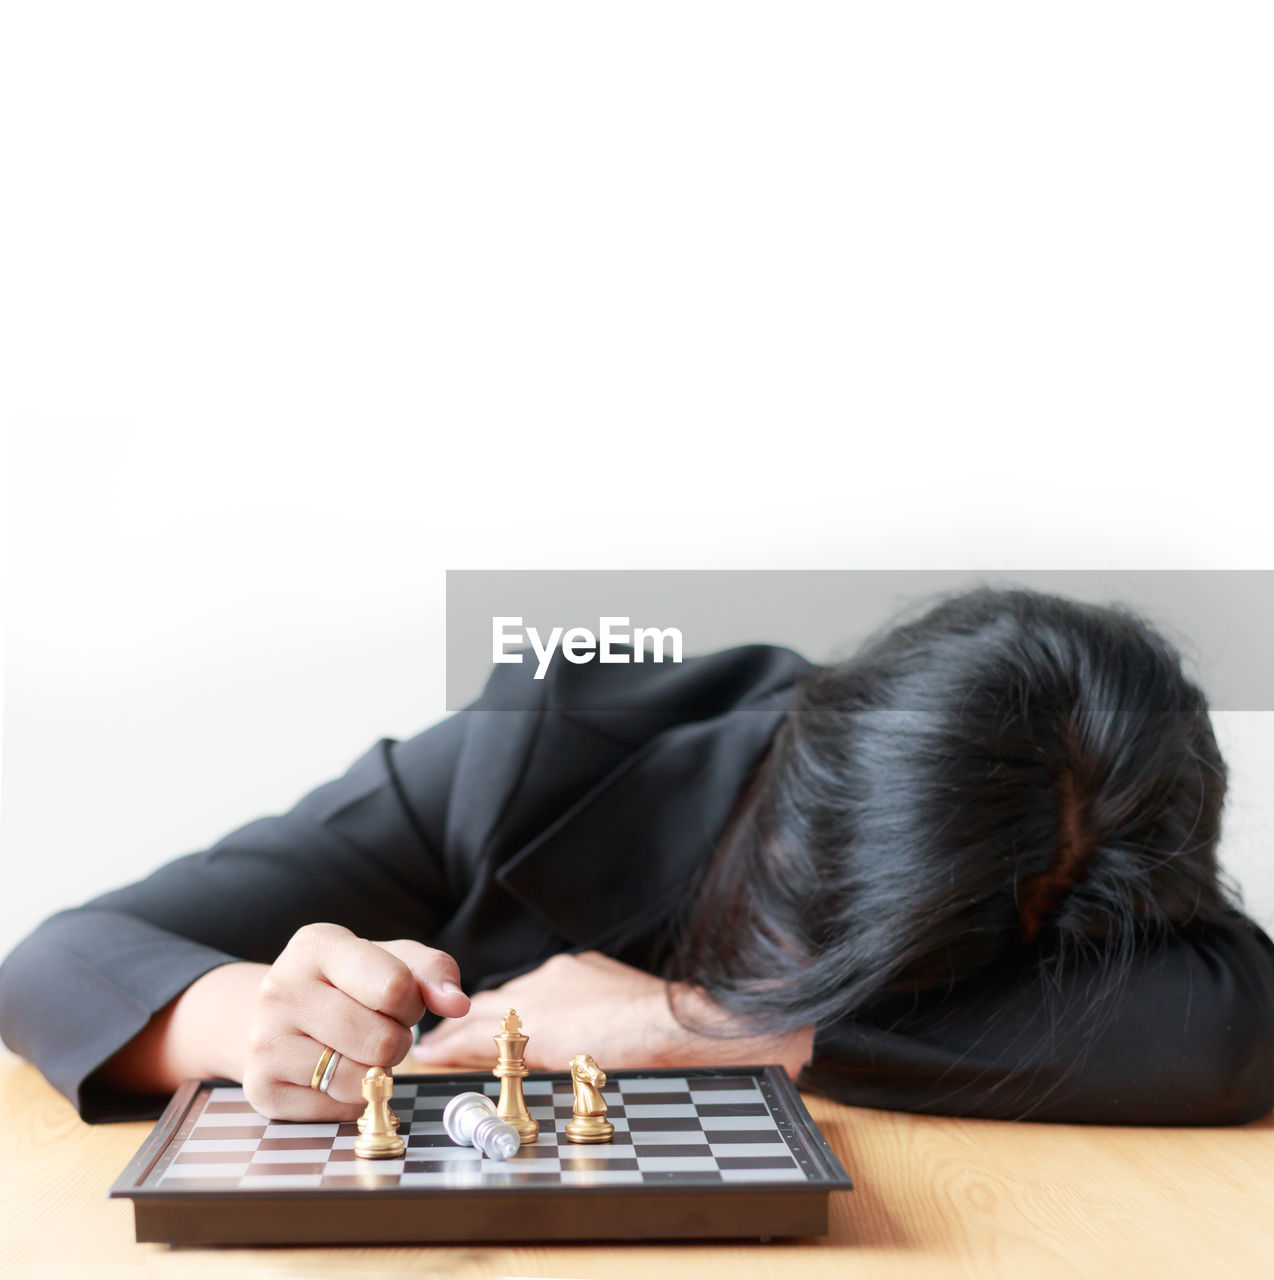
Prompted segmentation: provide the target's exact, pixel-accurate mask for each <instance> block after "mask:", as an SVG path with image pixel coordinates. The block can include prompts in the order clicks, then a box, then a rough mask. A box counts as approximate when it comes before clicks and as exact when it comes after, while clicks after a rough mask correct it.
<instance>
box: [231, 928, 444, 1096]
mask: <svg viewBox="0 0 1274 1280" xmlns="http://www.w3.org/2000/svg"><path fill="white" fill-rule="evenodd" d="M426 1008H428V1009H429V1010H431V1011H432V1012H434V1013H440V1014H443V1015H444V1016H446V1017H460V1016H461V1015H463V1014H464V1013H465V1012H467V1010H468V1008H469V999H468V997H467V996H466V995H465V994H464V992H463V991H461V989H460V970H459V968H458V967H457V966H456V962H455V961H454V960H453V959H452V958H451V957H450V956H449V955H447V954H446V953H445V952H442V951H435V950H433V949H432V948H430V947H426V946H424V945H422V944H421V943H419V942H411V941H408V940H406V939H400V940H398V941H394V942H370V941H368V940H367V939H366V938H360V937H358V936H357V935H356V934H354V933H351V932H350V931H349V930H348V929H346V928H343V927H342V926H341V925H337V924H309V925H306V926H305V927H304V928H302V929H299V930H298V931H297V932H296V933H295V934H294V935H293V937H292V940H291V941H290V942H289V943H288V945H287V946H286V947H285V948H284V950H283V952H282V954H281V955H280V956H279V958H278V959H277V960H276V961H275V962H274V964H272V965H271V966H270V967H269V969H268V970H267V971H266V972H265V974H264V975H263V977H262V978H261V982H260V985H259V987H258V989H257V995H256V1001H255V1007H254V1009H253V1014H252V1019H251V1023H250V1026H249V1029H248V1035H247V1045H246V1057H245V1061H244V1064H243V1071H242V1076H241V1078H242V1080H243V1092H244V1095H245V1096H246V1097H247V1100H248V1101H249V1102H250V1103H251V1104H252V1106H253V1107H254V1108H255V1109H256V1110H257V1111H259V1112H260V1113H261V1114H262V1115H265V1116H270V1117H271V1118H272V1119H276V1120H316V1121H317V1120H353V1119H354V1118H356V1117H357V1116H358V1115H359V1114H360V1113H361V1112H362V1110H363V1108H364V1106H365V1105H366V1103H365V1101H364V1099H363V1092H362V1083H363V1076H364V1074H365V1073H366V1071H367V1068H368V1067H387V1068H388V1067H393V1066H395V1065H396V1064H397V1063H399V1062H401V1061H402V1060H403V1058H404V1057H405V1056H406V1054H407V1051H408V1049H410V1048H411V1037H412V1027H414V1026H415V1024H416V1023H417V1022H418V1021H419V1020H420V1018H421V1016H422V1015H423V1014H424V1012H425V1009H426ZM327 1046H330V1047H331V1048H333V1049H335V1051H336V1052H337V1053H339V1054H340V1055H341V1059H340V1061H339V1062H338V1063H337V1066H336V1071H335V1073H334V1074H333V1076H332V1080H331V1084H330V1086H329V1088H328V1090H327V1092H326V1093H320V1092H319V1091H318V1090H317V1089H315V1088H313V1087H312V1086H311V1084H310V1080H311V1076H312V1073H313V1071H314V1068H315V1065H316V1064H317V1063H318V1060H319V1057H320V1056H321V1054H322V1053H323V1050H324V1048H325V1047H327Z"/></svg>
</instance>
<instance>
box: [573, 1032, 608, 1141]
mask: <svg viewBox="0 0 1274 1280" xmlns="http://www.w3.org/2000/svg"><path fill="white" fill-rule="evenodd" d="M567 1066H569V1067H570V1069H571V1088H572V1089H573V1090H574V1098H573V1099H572V1103H571V1118H570V1119H569V1120H568V1121H567V1122H566V1130H565V1132H566V1140H567V1141H568V1142H609V1141H610V1140H611V1138H612V1137H614V1134H615V1126H614V1125H613V1124H611V1122H610V1121H609V1120H607V1119H606V1099H605V1098H603V1097H602V1089H603V1088H604V1087H605V1085H606V1072H604V1071H603V1070H602V1069H601V1067H599V1066H598V1065H597V1063H596V1062H594V1061H593V1057H592V1055H591V1054H587V1053H577V1054H576V1055H575V1057H573V1058H572V1059H571V1060H570V1062H569V1063H567Z"/></svg>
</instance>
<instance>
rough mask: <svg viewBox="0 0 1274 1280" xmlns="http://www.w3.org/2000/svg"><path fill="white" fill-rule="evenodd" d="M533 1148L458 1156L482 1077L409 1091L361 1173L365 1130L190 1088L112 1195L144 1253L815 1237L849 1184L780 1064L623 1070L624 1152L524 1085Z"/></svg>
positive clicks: (555, 1084)
mask: <svg viewBox="0 0 1274 1280" xmlns="http://www.w3.org/2000/svg"><path fill="white" fill-rule="evenodd" d="M523 1089H524V1093H525V1096H526V1102H527V1107H528V1109H529V1110H530V1113H531V1115H532V1116H533V1117H534V1118H535V1119H536V1120H538V1121H539V1122H540V1133H539V1137H538V1139H537V1140H536V1141H535V1142H534V1143H528V1144H524V1145H523V1146H522V1147H521V1149H520V1150H519V1151H518V1152H517V1154H516V1155H515V1156H513V1157H512V1158H511V1159H509V1160H506V1161H498V1160H489V1159H485V1158H483V1157H481V1156H480V1154H479V1153H478V1152H477V1151H476V1150H474V1149H473V1148H472V1147H461V1146H457V1145H456V1144H455V1143H453V1142H452V1141H451V1139H450V1138H449V1137H448V1136H447V1135H446V1133H445V1132H444V1130H443V1126H442V1112H443V1108H444V1107H445V1105H446V1104H447V1102H448V1100H449V1099H450V1098H452V1097H454V1096H455V1095H456V1094H457V1093H463V1092H465V1091H467V1090H474V1091H477V1092H485V1093H487V1094H489V1095H491V1096H492V1098H495V1097H496V1095H497V1094H498V1092H499V1085H498V1082H497V1081H496V1080H495V1079H493V1078H492V1076H491V1075H490V1074H489V1073H465V1074H455V1075H445V1076H443V1075H425V1076H399V1077H397V1078H396V1079H395V1081H394V1096H393V1099H392V1102H391V1104H390V1105H391V1106H392V1107H393V1110H394V1112H395V1113H396V1114H397V1116H398V1118H399V1124H400V1128H399V1133H400V1135H401V1136H402V1137H403V1138H404V1139H405V1141H406V1148H407V1149H406V1154H405V1156H404V1157H403V1158H402V1159H399V1160H360V1159H357V1158H356V1157H355V1155H354V1139H355V1137H356V1136H357V1133H358V1130H357V1126H356V1125H354V1124H301V1123H293V1122H289V1121H270V1120H267V1119H266V1118H265V1117H264V1116H261V1115H259V1114H258V1113H257V1112H255V1111H254V1110H253V1109H252V1107H251V1106H250V1105H249V1104H248V1103H247V1101H246V1100H245V1099H244V1096H243V1090H242V1089H240V1088H237V1087H234V1086H231V1085H229V1084H224V1083H220V1082H217V1081H206V1080H189V1081H187V1082H186V1083H185V1084H184V1085H183V1086H182V1088H181V1089H180V1090H178V1092H177V1093H176V1094H175V1095H174V1096H173V1099H172V1101H171V1102H170V1104H169V1106H168V1108H167V1110H166V1111H165V1112H164V1115H163V1116H162V1117H161V1119H160V1120H159V1122H158V1123H157V1124H156V1126H155V1129H154V1131H153V1132H152V1134H151V1136H150V1138H149V1139H148V1140H147V1142H146V1143H145V1144H144V1145H143V1146H142V1148H141V1149H140V1150H139V1151H138V1153H137V1155H136V1156H135V1157H134V1158H133V1160H132V1161H131V1162H130V1163H129V1165H128V1167H127V1168H126V1169H125V1170H124V1172H123V1173H122V1174H121V1175H120V1177H119V1179H118V1181H117V1182H116V1183H115V1185H114V1187H113V1188H112V1189H111V1195H112V1196H114V1197H120V1196H123V1197H127V1198H129V1199H131V1200H132V1201H133V1204H134V1216H135V1221H136V1231H137V1239H138V1240H139V1241H167V1242H169V1243H174V1244H285V1243H286V1244H314V1243H341V1242H343V1243H356V1242H359V1243H367V1242H372V1243H374V1242H378V1241H392V1242H400V1243H401V1242H406V1241H417V1242H431V1241H460V1240H468V1241H473V1240H537V1239H596V1240H622V1239H688V1238H702V1237H717V1238H730V1237H751V1238H766V1237H773V1236H793V1235H820V1234H824V1233H825V1232H826V1230H827V1198H828V1194H829V1193H830V1192H832V1191H841V1190H849V1189H850V1187H851V1185H852V1184H851V1182H850V1180H849V1177H848V1176H847V1175H846V1173H845V1170H844V1169H843V1168H842V1167H841V1165H840V1162H839V1161H838V1160H837V1159H836V1156H835V1155H834V1154H833V1153H832V1151H831V1149H830V1147H828V1145H827V1142H826V1140H825V1139H824V1138H823V1135H822V1134H821V1133H820V1132H819V1131H818V1128H817V1126H816V1125H815V1124H814V1122H813V1120H812V1119H811V1118H810V1115H809V1112H808V1111H806V1109H805V1106H804V1104H803V1103H802V1102H801V1099H800V1095H799V1094H798V1093H797V1092H796V1090H795V1088H794V1087H793V1086H792V1083H791V1081H790V1080H789V1079H788V1076H787V1074H786V1072H784V1071H783V1070H782V1069H781V1068H779V1067H730V1068H715V1069H707V1068H696V1069H690V1070H681V1071H675V1070H674V1071H641V1072H616V1073H613V1074H610V1076H609V1079H608V1082H607V1087H606V1088H605V1089H604V1090H603V1096H604V1097H605V1099H606V1102H607V1118H608V1119H609V1120H610V1121H611V1122H612V1123H613V1124H614V1126H615V1135H614V1139H613V1140H612V1141H611V1142H609V1143H605V1144H597V1145H576V1144H574V1143H571V1142H568V1141H567V1140H566V1138H565V1136H564V1134H563V1129H564V1128H565V1125H566V1122H567V1121H568V1120H569V1119H570V1118H571V1081H570V1076H569V1074H567V1073H565V1072H563V1073H532V1074H531V1075H530V1076H528V1077H527V1079H526V1080H525V1082H524V1085H523Z"/></svg>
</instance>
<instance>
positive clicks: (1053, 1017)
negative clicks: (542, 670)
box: [0, 588, 1274, 1124]
mask: <svg viewBox="0 0 1274 1280" xmlns="http://www.w3.org/2000/svg"><path fill="white" fill-rule="evenodd" d="M528 670H529V668H527V667H525V666H512V665H509V666H504V665H502V666H499V667H497V668H496V669H495V672H494V674H493V675H492V677H491V679H490V681H489V682H488V685H487V687H486V689H485V691H484V693H483V695H482V697H481V698H480V699H479V700H478V701H477V702H476V703H474V704H473V705H472V706H470V707H468V708H466V709H465V710H463V711H461V712H459V713H457V714H456V715H454V716H452V717H451V718H450V719H448V720H446V721H444V722H442V723H441V724H439V725H437V726H435V727H433V728H431V729H429V730H427V731H426V732H424V733H422V734H420V735H419V736H417V737H416V738H414V739H412V740H410V741H408V742H402V743H400V742H395V741H391V740H384V741H382V742H380V743H378V744H377V745H376V746H375V747H373V748H372V749H371V750H370V751H369V752H368V753H367V754H366V755H364V756H363V757H362V758H361V759H360V760H359V761H357V762H356V763H355V764H354V765H353V766H352V767H351V769H350V770H349V771H348V772H347V773H346V774H345V776H344V777H342V778H340V779H338V780H337V781H335V782H331V783H328V784H326V785H325V786H321V787H319V788H318V789H317V790H315V791H313V792H311V793H310V794H309V795H308V796H306V797H305V798H304V799H302V800H301V801H300V802H299V803H298V804H297V805H296V807H295V808H294V809H292V810H291V811H290V812H289V813H287V814H284V815H281V816H276V817H271V818H264V819H261V820H258V821H256V822H253V823H249V824H248V825H247V826H245V827H243V828H241V829H240V830H238V831H236V832H234V833H232V834H231V835H229V836H227V837H226V838H225V839H223V840H221V841H220V842H218V843H217V844H216V845H214V846H213V847H212V848H211V849H209V850H207V851H205V852H203V853H199V854H194V855H191V856H189V857H186V858H182V859H179V860H177V861H176V862H174V863H171V864H169V865H168V866H166V867H163V868H161V869H160V870H158V871H156V872H155V873H154V874H153V875H151V876H149V877H147V878H146V879H144V880H142V881H140V882H139V883H137V884H134V885H131V886H129V887H127V888H124V889H121V890H118V891H116V892H113V893H108V894H104V895H102V896H101V897H99V898H96V899H94V900H93V901H91V902H88V903H86V904H85V905H84V906H82V907H79V908H76V909H74V910H71V911H66V912H62V913H60V914H59V915H56V916H54V917H52V918H51V919H50V920H48V921H46V922H45V923H44V924H43V925H42V926H40V928H39V929H37V930H36V931H35V932H34V933H33V934H32V935H31V936H30V937H29V938H28V939H27V940H25V941H24V942H23V943H22V944H21V945H20V946H19V947H18V948H17V949H16V950H15V951H14V953H13V954H12V955H11V956H10V957H9V959H8V960H7V961H6V962H5V964H4V966H3V967H2V968H0V1035H3V1037H4V1039H5V1041H6V1042H7V1043H8V1044H9V1045H10V1046H11V1047H12V1048H14V1049H15V1050H17V1051H18V1052H19V1053H22V1054H24V1055H25V1056H27V1057H29V1058H30V1059H31V1060H32V1061H34V1062H36V1063H37V1064H38V1065H39V1066H40V1067H41V1069H42V1070H43V1071H44V1072H45V1074H46V1075H47V1076H48V1078H49V1079H50V1080H51V1081H52V1082H53V1083H54V1084H55V1085H56V1086H57V1087H58V1088H59V1089H61V1090H62V1091H63V1092H64V1093H65V1094H66V1096H67V1097H68V1098H70V1099H71V1101H72V1102H73V1103H74V1104H75V1105H76V1106H77V1107H78V1108H79V1109H80V1112H81V1114H82V1115H83V1116H84V1118H85V1119H87V1120H103V1119H114V1118H124V1117H133V1116H139V1115H153V1114H156V1113H157V1110H158V1108H159V1106H160V1103H161V1102H162V1095H163V1094H165V1093H167V1092H169V1091H171V1090H172V1089H173V1088H174V1087H175V1086H176V1084H177V1083H178V1082H179V1081H180V1080H181V1079H183V1078H185V1077H186V1076H213V1075H221V1076H226V1077H229V1078H232V1079H238V1080H242V1081H243V1084H244V1088H245V1090H246V1092H247V1095H248V1097H249V1099H250V1100H251V1101H252V1102H253V1104H254V1105H255V1106H256V1107H257V1108H258V1109H259V1110H260V1111H262V1112H264V1113H266V1114H269V1115H272V1116H276V1117H282V1118H289V1119H314V1120H332V1119H342V1120H348V1119H351V1118H353V1117H354V1116H355V1115H357V1114H358V1112H359V1110H360V1109H361V1105H362V1099H361V1092H360V1085H361V1078H362V1075H363V1072H364V1071H365V1070H366V1068H367V1067H368V1066H371V1065H379V1066H391V1065H393V1064H395V1063H397V1062H399V1060H400V1059H402V1058H403V1057H404V1055H405V1054H406V1053H407V1051H408V1049H409V1047H410V1044H411V1038H412V1035H411V1033H412V1028H413V1027H415V1026H417V1025H418V1024H420V1023H421V1022H422V1020H423V1021H424V1023H425V1025H427V1026H429V1027H430V1028H431V1029H429V1030H427V1031H426V1032H425V1034H424V1035H423V1036H422V1037H421V1040H420V1044H419V1046H418V1047H417V1050H416V1056H417V1060H419V1061H421V1062H427V1063H430V1064H457V1065H464V1066H482V1065H489V1064H490V1062H491V1061H492V1056H493V1049H492V1043H491V1037H492V1035H493V1034H494V1029H495V1024H496V1019H497V1017H498V1014H499V1013H500V1012H502V1011H503V1010H504V1009H505V1008H507V1007H508V1006H510V1005H516V1007H517V1008H518V1009H519V1011H520V1012H521V1014H522V1016H523V1019H524V1021H525V1025H526V1028H527V1030H528V1031H529V1032H530V1033H531V1042H530V1045H529V1046H528V1051H527V1052H528V1062H529V1064H530V1065H531V1066H532V1067H549V1068H554V1069H557V1070H561V1069H562V1068H563V1066H564V1064H565V1063H566V1062H567V1061H568V1060H569V1059H570V1058H572V1057H573V1056H574V1055H576V1054H578V1053H581V1052H587V1053H589V1054H591V1055H592V1056H593V1057H594V1058H595V1059H597V1061H598V1062H599V1063H601V1064H602V1065H603V1066H604V1067H605V1068H606V1069H607V1070H611V1071H613V1070H616V1069H619V1068H624V1067H629V1068H632V1067H640V1066H650V1065H657V1066H667V1065H674V1064H680V1065H690V1064H697V1063H704V1064H707V1063H722V1062H729V1061H769V1062H779V1063H782V1064H783V1065H785V1066H786V1067H787V1069H788V1070H789V1072H791V1074H792V1075H793V1076H794V1077H796V1078H797V1080H798V1083H799V1084H800V1085H801V1087H803V1088H807V1089H810V1090H812V1091H816V1092H822V1093H825V1094H827V1095H830V1096H832V1097H834V1098H838V1099H840V1100H842V1101H845V1102H850V1103H858V1104H863V1105H869V1106H883V1107H894V1108H900V1109H908V1110H922V1111H938V1112H946V1113H950V1114H967V1115H984V1116H998V1117H1026V1118H1032V1119H1041V1120H1080V1121H1100V1122H1116V1123H1118V1122H1125V1123H1154V1124H1165V1123H1167V1124H1172V1123H1181V1124H1192V1123H1193V1124H1214V1123H1233V1122H1239V1121H1244V1120H1248V1119H1251V1118H1253V1117H1256V1116H1259V1115H1262V1114H1264V1113H1265V1112H1266V1111H1267V1110H1269V1108H1270V1107H1271V1105H1274V945H1272V944H1271V942H1270V940H1269V938H1267V937H1266V935H1265V934H1264V933H1262V932H1261V930H1260V929H1258V928H1257V927H1256V926H1255V925H1254V924H1253V923H1251V922H1250V921H1248V920H1247V919H1246V918H1245V917H1244V916H1243V915H1242V914H1241V912H1240V911H1239V909H1238V907H1237V905H1236V904H1235V901H1234V899H1233V896H1232V894H1231V893H1230V892H1229V891H1228V890H1227V889H1226V887H1225V885H1224V884H1223V883H1222V881H1221V880H1220V878H1219V876H1218V870H1217V863H1216V846H1217V842H1218V838H1219V835H1220V830H1221V812H1222V804H1223V800H1224V795H1225V785H1226V772H1225V764H1224V762H1223V760H1222V758H1221V755H1220V753H1219V751H1218V749H1217V745H1216V741H1215V738H1214V737H1213V733H1212V729H1211V725H1210V722H1209V718H1208V711H1207V706H1206V703H1205V700H1204V698H1203V696H1202V694H1201V693H1200V691H1199V690H1198V688H1197V687H1196V686H1195V685H1194V684H1192V683H1191V682H1190V681H1189V680H1188V679H1187V678H1186V677H1185V676H1184V674H1183V673H1182V670H1181V663H1180V660H1179V657H1178V655H1177V653H1176V652H1175V651H1174V650H1173V648H1172V647H1171V646H1170V645H1169V644H1168V643H1167V642H1166V641H1165V640H1164V639H1163V638H1162V637H1161V636H1160V635H1159V634H1157V633H1156V632H1155V631H1154V630H1153V629H1152V628H1151V627H1150V626H1148V625H1147V624H1146V623H1145V622H1144V621H1142V620H1141V619H1139V618H1138V617H1136V616H1135V615H1134V614H1132V613H1130V612H1128V611H1126V610H1122V609H1118V608H1104V607H1097V606H1092V605H1085V604H1079V603H1075V602H1072V601H1068V600H1065V599H1063V598H1060V597H1055V596H1049V595H1043V594H1040V593H1036V592H1030V591H1023V590H991V589H986V588H983V589H978V590H974V591H970V592H965V593H962V594H957V595H953V596H950V597H946V598H942V599H940V600H939V601H938V602H937V603H936V604H935V605H933V606H932V607H931V608H929V609H928V611H927V612H925V613H924V614H923V615H922V616H920V617H919V618H917V619H915V620H913V621H910V622H907V623H903V624H900V625H897V626H895V627H893V628H891V629H888V630H886V631H885V632H883V633H882V634H880V635H878V636H876V637H875V638H874V639H872V640H871V641H869V642H868V643H867V644H866V645H865V646H864V647H863V648H862V649H861V651H860V652H859V653H858V654H857V655H855V656H854V657H852V658H851V659H849V660H848V661H845V662H841V663H837V664H835V665H831V666H826V667H815V666H813V665H811V664H809V663H807V662H806V661H804V660H803V659H802V658H800V657H798V656H797V655H796V654H794V653H792V652H791V651H789V650H785V649H780V648H774V647H770V646H759V645H758V646H747V647H743V648H739V649H732V650H727V651H725V652H722V653H717V654H712V655H708V656H705V657H699V658H692V659H690V660H688V661H686V662H685V663H683V664H680V665H676V666H670V665H663V666H660V665H654V664H629V665H608V666H601V665H598V664H588V665H586V666H579V665H571V664H553V665H552V666H551V667H550V672H551V673H552V674H551V676H550V678H549V679H548V680H546V681H544V682H542V683H539V684H535V685H533V684H532V682H531V681H530V680H529V677H528V676H527V675H526V674H525V673H526V672H527V671H528ZM462 975H463V982H464V983H465V985H467V986H468V987H469V989H470V990H471V991H473V992H474V993H475V994H474V995H472V996H466V995H465V994H464V992H463V990H462V988H461V983H462ZM329 1048H330V1049H331V1050H333V1052H332V1053H330V1054H329V1053H328V1052H327V1050H328V1049H329ZM320 1063H323V1064H327V1065H329V1066H330V1065H331V1064H332V1063H335V1067H334V1068H333V1069H331V1070H327V1071H324V1072H322V1073H319V1072H318V1071H317V1070H316V1068H317V1067H318V1066H319V1064H320Z"/></svg>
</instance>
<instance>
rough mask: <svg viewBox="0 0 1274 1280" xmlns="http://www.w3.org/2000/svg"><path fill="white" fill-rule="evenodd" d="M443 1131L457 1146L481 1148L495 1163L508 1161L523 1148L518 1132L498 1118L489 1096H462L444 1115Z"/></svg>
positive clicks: (473, 1094)
mask: <svg viewBox="0 0 1274 1280" xmlns="http://www.w3.org/2000/svg"><path fill="white" fill-rule="evenodd" d="M442 1127H443V1128H444V1129H446V1131H447V1137H449V1138H450V1139H451V1141H452V1142H454V1143H456V1145H457V1146H461V1147H477V1149H478V1150H479V1151H480V1152H481V1153H482V1154H483V1155H484V1156H490V1158H491V1159H492V1160H507V1159H508V1158H509V1157H510V1156H511V1155H514V1154H516V1152H517V1149H518V1147H520V1146H521V1145H522V1139H521V1137H520V1136H519V1134H518V1131H517V1130H516V1129H515V1128H514V1127H513V1126H512V1125H511V1124H509V1123H508V1122H507V1121H505V1120H501V1119H500V1117H499V1116H498V1115H497V1114H496V1109H495V1103H494V1102H492V1101H491V1099H490V1098H488V1097H487V1095H486V1094H485V1093H458V1094H456V1096H455V1097H454V1098H452V1099H451V1101H450V1102H448V1103H447V1106H446V1109H445V1110H444V1111H443V1113H442Z"/></svg>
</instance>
